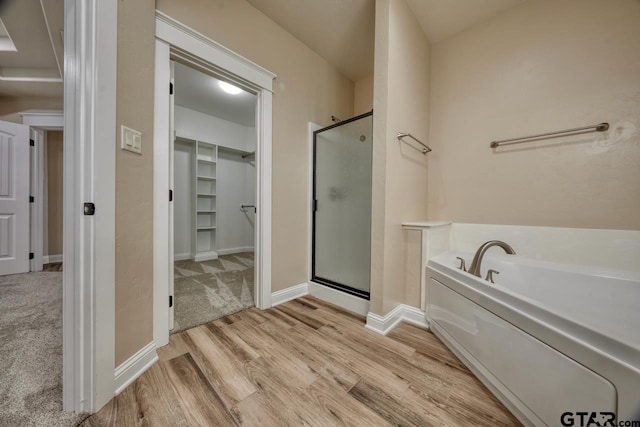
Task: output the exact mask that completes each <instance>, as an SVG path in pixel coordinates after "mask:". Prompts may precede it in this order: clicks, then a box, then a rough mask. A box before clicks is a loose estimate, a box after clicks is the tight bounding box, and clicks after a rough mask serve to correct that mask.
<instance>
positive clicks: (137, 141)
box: [120, 126, 142, 154]
mask: <svg viewBox="0 0 640 427" xmlns="http://www.w3.org/2000/svg"><path fill="white" fill-rule="evenodd" d="M121 131H122V132H121V135H120V147H121V148H122V149H123V150H126V151H131V152H132V153H137V154H142V134H141V133H140V132H138V131H137V130H134V129H131V128H128V127H126V126H121Z"/></svg>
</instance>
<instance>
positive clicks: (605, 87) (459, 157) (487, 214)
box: [429, 0, 640, 230]
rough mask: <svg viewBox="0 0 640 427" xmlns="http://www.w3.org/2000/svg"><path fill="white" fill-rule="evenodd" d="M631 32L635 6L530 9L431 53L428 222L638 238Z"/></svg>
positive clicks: (637, 15) (538, 4) (637, 57)
mask: <svg viewBox="0 0 640 427" xmlns="http://www.w3.org/2000/svg"><path fill="white" fill-rule="evenodd" d="M639 23H640V2H638V1H636V0H616V1H615V2H604V1H601V0H565V1H553V0H545V1H542V0H541V1H532V2H526V3H524V4H523V5H522V6H519V7H516V8H514V9H511V10H509V11H507V12H506V13H503V14H501V15H499V16H498V17H496V18H495V19H492V20H490V21H488V22H487V23H485V24H483V25H479V26H475V27H473V28H472V29H470V30H467V31H465V32H463V33H461V34H459V35H458V36H456V37H454V38H452V39H450V40H448V41H446V42H443V43H440V44H438V45H436V46H434V48H433V52H432V63H433V66H432V103H431V110H432V114H431V123H432V126H431V143H432V145H433V149H434V151H433V153H431V155H430V162H431V165H430V170H429V173H430V174H429V219H433V220H437V219H442V220H451V221H454V222H471V223H488V224H519V225H546V226H558V227H582V228H613V229H634V230H638V229H640V167H639V165H640V25H639ZM604 121H607V122H610V123H611V130H610V131H609V132H607V133H606V134H585V135H580V136H576V137H564V138H558V139H552V140H548V141H544V142H536V143H529V144H522V145H517V146H512V147H510V148H501V149H498V150H496V151H495V152H494V151H493V150H491V149H490V148H489V142H490V141H492V140H495V139H503V138H509V137H513V136H524V135H529V134H535V133H540V132H547V131H554V130H561V129H566V128H572V127H578V126H584V125H589V124H595V123H600V122H604Z"/></svg>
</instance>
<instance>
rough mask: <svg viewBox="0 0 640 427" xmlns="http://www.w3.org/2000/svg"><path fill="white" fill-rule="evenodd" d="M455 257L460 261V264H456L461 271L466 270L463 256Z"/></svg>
mask: <svg viewBox="0 0 640 427" xmlns="http://www.w3.org/2000/svg"><path fill="white" fill-rule="evenodd" d="M456 259H457V260H458V261H460V265H459V266H458V268H459V269H460V270H462V271H467V267H466V266H465V265H464V258H460V257H459V256H457V257H456Z"/></svg>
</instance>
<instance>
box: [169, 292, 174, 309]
mask: <svg viewBox="0 0 640 427" xmlns="http://www.w3.org/2000/svg"><path fill="white" fill-rule="evenodd" d="M171 307H173V295H169V308H171Z"/></svg>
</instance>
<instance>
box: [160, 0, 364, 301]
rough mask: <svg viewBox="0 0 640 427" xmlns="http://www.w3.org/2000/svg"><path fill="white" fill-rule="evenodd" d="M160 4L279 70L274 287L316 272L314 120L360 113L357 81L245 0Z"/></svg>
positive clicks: (327, 121)
mask: <svg viewBox="0 0 640 427" xmlns="http://www.w3.org/2000/svg"><path fill="white" fill-rule="evenodd" d="M157 7H158V9H159V10H161V11H162V12H164V13H166V14H168V15H169V16H171V17H173V18H175V19H177V20H179V21H181V22H183V23H185V24H187V25H189V26H190V27H192V28H194V29H195V30H197V31H199V32H201V33H203V34H205V35H206V36H208V37H210V38H212V39H213V40H215V41H217V42H218V43H221V44H222V45H224V46H226V47H228V48H229V49H231V50H234V51H235V52H237V53H239V54H240V55H243V56H245V57H246V58H248V59H250V60H251V61H253V62H255V63H257V64H258V65H261V66H262V67H265V68H267V69H268V70H270V71H272V72H273V73H275V74H277V78H276V79H275V81H274V91H275V94H274V98H273V181H272V185H273V229H272V233H273V235H272V236H273V237H272V238H273V242H272V259H273V263H272V282H271V283H272V291H278V290H281V289H284V288H287V287H290V286H294V285H297V284H300V283H304V282H307V281H308V279H309V272H308V263H309V256H310V254H309V248H310V242H309V226H308V212H309V201H310V195H309V194H308V193H309V191H308V188H309V182H308V176H309V164H308V163H309V160H308V159H309V143H308V135H307V126H308V122H314V123H317V124H320V125H329V124H331V120H330V118H331V115H332V114H333V115H336V116H338V117H341V118H345V117H351V116H352V115H353V101H354V85H353V82H351V81H350V80H349V79H347V78H346V77H344V76H343V75H342V74H340V73H339V72H338V71H337V70H336V69H335V68H334V67H332V66H331V65H330V64H329V63H328V62H327V61H325V60H324V59H322V58H321V57H320V56H318V54H316V53H315V52H313V51H312V50H310V49H309V48H307V47H306V46H305V45H304V44H302V43H301V42H300V41H299V40H298V39H296V38H295V37H293V36H292V35H291V34H289V33H287V32H286V31H285V30H284V29H282V28H281V27H279V26H278V25H277V24H276V23H274V22H273V21H271V20H270V19H269V18H267V17H266V16H265V15H264V14H262V13H261V12H260V11H258V10H257V9H255V8H254V7H253V6H251V5H250V4H249V3H247V2H246V1H244V0H207V1H205V0H188V1H180V2H177V1H171V0H158V1H157Z"/></svg>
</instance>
